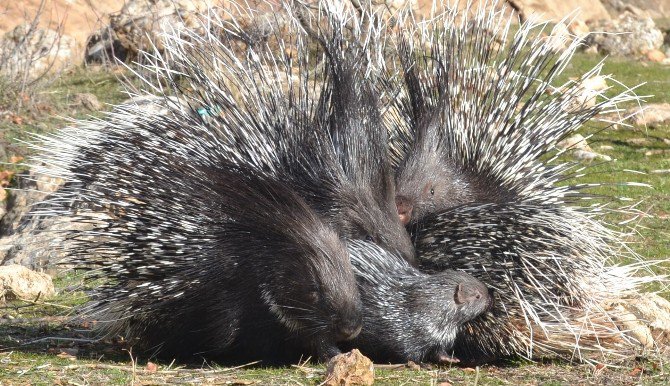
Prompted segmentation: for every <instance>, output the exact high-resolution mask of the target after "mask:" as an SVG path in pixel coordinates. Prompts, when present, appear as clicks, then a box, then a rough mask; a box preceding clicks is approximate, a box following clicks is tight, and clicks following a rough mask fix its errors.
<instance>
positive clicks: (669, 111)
mask: <svg viewBox="0 0 670 386" xmlns="http://www.w3.org/2000/svg"><path fill="white" fill-rule="evenodd" d="M626 114H627V115H629V116H630V117H631V118H630V121H631V123H632V124H634V125H636V126H653V125H657V124H661V123H666V122H668V121H670V103H650V104H646V105H644V106H642V107H634V108H631V109H629V110H628V111H627V112H626Z"/></svg>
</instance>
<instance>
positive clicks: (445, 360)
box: [437, 354, 461, 365]
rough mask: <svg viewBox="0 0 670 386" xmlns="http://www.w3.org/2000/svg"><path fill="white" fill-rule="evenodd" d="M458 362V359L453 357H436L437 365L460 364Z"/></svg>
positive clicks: (441, 355) (446, 355)
mask: <svg viewBox="0 0 670 386" xmlns="http://www.w3.org/2000/svg"><path fill="white" fill-rule="evenodd" d="M460 362H461V360H460V359H458V358H455V357H453V356H451V355H448V354H438V355H437V363H439V364H441V365H445V364H454V363H460Z"/></svg>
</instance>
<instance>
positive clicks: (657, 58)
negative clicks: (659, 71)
mask: <svg viewBox="0 0 670 386" xmlns="http://www.w3.org/2000/svg"><path fill="white" fill-rule="evenodd" d="M645 56H646V57H647V60H649V61H650V62H656V63H661V62H663V60H665V54H664V53H663V52H662V51H661V50H649V51H647V53H646V54H645Z"/></svg>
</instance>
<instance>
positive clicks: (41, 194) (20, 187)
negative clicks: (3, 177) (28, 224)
mask: <svg viewBox="0 0 670 386" xmlns="http://www.w3.org/2000/svg"><path fill="white" fill-rule="evenodd" d="M15 178H16V189H14V190H13V191H12V194H11V195H10V196H9V200H8V201H7V214H6V215H5V216H4V217H3V218H2V221H0V235H2V236H4V235H9V234H11V233H13V232H14V231H15V230H16V229H17V228H18V227H19V223H20V221H21V219H22V218H23V216H24V215H25V214H26V213H28V211H29V210H30V208H31V206H32V205H33V204H35V203H38V202H40V201H42V200H43V199H44V198H45V197H46V196H47V195H48V194H49V193H53V192H55V191H56V190H57V189H58V188H59V187H60V186H61V184H62V183H63V181H62V180H61V179H59V178H53V177H48V176H46V175H43V174H38V173H35V172H33V171H29V172H27V173H22V174H20V175H18V176H16V177H15Z"/></svg>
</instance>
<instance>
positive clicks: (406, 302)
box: [341, 240, 493, 363]
mask: <svg viewBox="0 0 670 386" xmlns="http://www.w3.org/2000/svg"><path fill="white" fill-rule="evenodd" d="M347 248H348V250H349V253H350V257H351V263H352V265H353V267H354V272H355V274H356V280H357V281H358V285H359V290H360V293H361V300H362V302H363V329H362V330H361V333H360V334H359V335H358V337H356V338H355V339H354V340H351V341H349V342H343V343H342V344H341V345H342V346H345V348H347V349H348V348H353V347H355V348H358V349H360V350H361V352H363V354H365V355H367V356H369V357H370V358H372V359H373V360H374V361H375V362H392V363H403V362H407V361H414V362H417V363H420V362H433V363H452V362H457V361H458V358H454V357H452V355H451V354H452V349H453V346H454V343H455V341H456V338H457V337H458V335H459V333H460V330H461V328H462V326H463V325H464V324H465V323H467V322H469V321H471V320H475V319H477V318H478V317H480V316H481V315H482V314H484V313H485V312H486V311H487V310H489V309H490V308H491V306H492V301H493V298H492V296H491V291H490V290H489V289H488V288H487V287H486V286H485V285H484V284H483V283H482V282H480V281H479V280H477V279H475V278H473V277H472V276H470V275H468V274H465V273H463V272H457V271H452V270H445V271H443V272H440V273H436V274H432V275H429V274H425V273H422V272H420V271H419V270H417V269H416V268H414V267H412V266H410V264H409V263H408V262H406V261H405V260H403V259H401V258H400V257H399V256H396V255H394V254H391V253H389V252H387V251H385V250H383V249H381V248H379V247H378V246H376V245H374V244H370V243H364V242H361V241H358V240H352V241H349V242H348V243H347Z"/></svg>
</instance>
